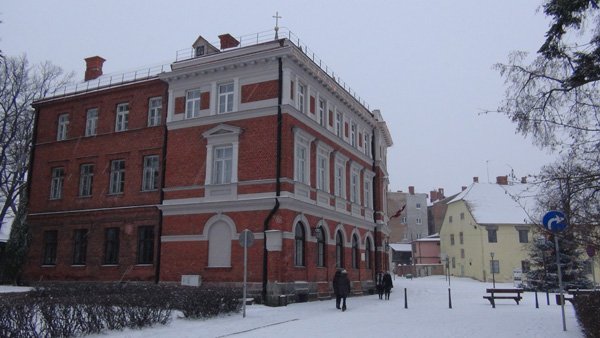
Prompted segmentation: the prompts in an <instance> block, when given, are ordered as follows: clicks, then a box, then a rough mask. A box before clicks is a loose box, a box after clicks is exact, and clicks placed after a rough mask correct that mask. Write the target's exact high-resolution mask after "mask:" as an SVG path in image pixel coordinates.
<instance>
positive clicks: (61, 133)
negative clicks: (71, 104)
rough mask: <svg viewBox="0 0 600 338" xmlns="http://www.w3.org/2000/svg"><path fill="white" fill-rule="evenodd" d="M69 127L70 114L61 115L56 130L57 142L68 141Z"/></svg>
mask: <svg viewBox="0 0 600 338" xmlns="http://www.w3.org/2000/svg"><path fill="white" fill-rule="evenodd" d="M68 126H69V114H61V115H60V116H59V117H58V128H57V130H56V140H57V141H62V140H66V139H67V128H68Z"/></svg>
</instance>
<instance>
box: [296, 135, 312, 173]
mask: <svg viewBox="0 0 600 338" xmlns="http://www.w3.org/2000/svg"><path fill="white" fill-rule="evenodd" d="M313 139H314V138H313V137H312V136H310V135H309V134H307V133H305V132H303V131H302V130H300V129H298V128H294V180H295V181H297V182H301V183H304V184H307V185H310V143H311V142H312V141H313Z"/></svg>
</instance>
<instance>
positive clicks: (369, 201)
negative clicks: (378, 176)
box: [363, 173, 373, 209]
mask: <svg viewBox="0 0 600 338" xmlns="http://www.w3.org/2000/svg"><path fill="white" fill-rule="evenodd" d="M364 180H365V182H364V186H365V188H364V201H363V205H364V206H365V208H367V209H373V178H372V177H371V175H367V174H366V173H365V175H364Z"/></svg>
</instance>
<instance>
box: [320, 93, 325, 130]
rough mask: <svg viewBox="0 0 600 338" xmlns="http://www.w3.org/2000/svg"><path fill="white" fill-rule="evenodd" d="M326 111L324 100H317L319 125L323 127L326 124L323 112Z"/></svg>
mask: <svg viewBox="0 0 600 338" xmlns="http://www.w3.org/2000/svg"><path fill="white" fill-rule="evenodd" d="M326 111H327V102H326V101H325V100H324V99H321V98H320V99H319V124H320V125H322V126H325V125H326V124H327V118H326V115H325V112H326Z"/></svg>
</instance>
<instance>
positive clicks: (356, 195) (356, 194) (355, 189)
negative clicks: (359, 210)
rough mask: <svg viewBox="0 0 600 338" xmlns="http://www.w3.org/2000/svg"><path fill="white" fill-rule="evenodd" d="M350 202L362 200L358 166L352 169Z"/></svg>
mask: <svg viewBox="0 0 600 338" xmlns="http://www.w3.org/2000/svg"><path fill="white" fill-rule="evenodd" d="M350 202H352V203H359V202H360V169H359V168H357V167H352V170H351V171H350Z"/></svg>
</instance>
